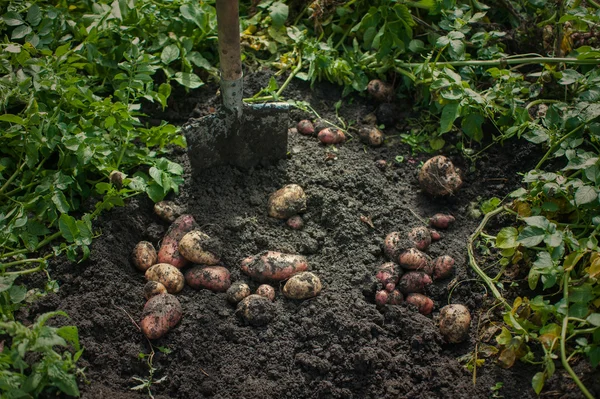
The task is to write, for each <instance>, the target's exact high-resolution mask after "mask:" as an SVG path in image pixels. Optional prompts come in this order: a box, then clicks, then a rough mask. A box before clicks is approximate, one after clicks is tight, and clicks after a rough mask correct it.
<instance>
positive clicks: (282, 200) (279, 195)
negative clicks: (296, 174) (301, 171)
mask: <svg viewBox="0 0 600 399" xmlns="http://www.w3.org/2000/svg"><path fill="white" fill-rule="evenodd" d="M268 210H269V216H271V217H274V218H277V219H288V218H290V217H292V216H294V215H297V214H298V213H302V212H304V211H306V194H304V190H303V189H302V187H300V186H299V185H297V184H288V185H287V186H285V187H283V188H281V189H279V190H277V191H275V192H274V193H273V194H271V196H270V197H269V202H268Z"/></svg>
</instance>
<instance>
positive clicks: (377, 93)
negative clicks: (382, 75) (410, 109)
mask: <svg viewBox="0 0 600 399" xmlns="http://www.w3.org/2000/svg"><path fill="white" fill-rule="evenodd" d="M367 92H368V93H369V95H370V96H371V97H373V99H374V100H375V101H377V102H380V103H385V102H389V101H391V100H392V98H393V96H394V88H393V87H392V85H390V84H389V83H385V82H383V81H381V80H379V79H373V80H371V81H370V82H369V84H368V85H367Z"/></svg>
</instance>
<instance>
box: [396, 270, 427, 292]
mask: <svg viewBox="0 0 600 399" xmlns="http://www.w3.org/2000/svg"><path fill="white" fill-rule="evenodd" d="M432 282H433V281H432V280H431V277H429V275H428V274H426V273H424V272H407V273H406V274H405V275H404V276H402V277H400V280H399V281H398V285H397V287H398V290H399V291H400V292H401V293H403V294H410V293H412V292H423V290H424V289H425V287H426V286H428V285H429V284H431V283H432Z"/></svg>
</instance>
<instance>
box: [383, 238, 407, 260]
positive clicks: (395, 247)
mask: <svg viewBox="0 0 600 399" xmlns="http://www.w3.org/2000/svg"><path fill="white" fill-rule="evenodd" d="M411 246H412V245H411V243H410V242H409V241H408V240H407V239H406V238H404V236H403V235H402V234H401V233H399V232H397V231H393V232H391V233H390V234H388V235H387V236H386V237H385V240H384V242H383V251H384V252H385V254H386V255H387V256H388V258H390V259H391V260H393V261H398V256H399V255H400V253H402V251H404V250H405V249H407V248H410V247H411Z"/></svg>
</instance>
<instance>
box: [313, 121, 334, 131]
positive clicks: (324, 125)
mask: <svg viewBox="0 0 600 399" xmlns="http://www.w3.org/2000/svg"><path fill="white" fill-rule="evenodd" d="M314 126H315V133H319V132H320V131H321V130H324V129H327V128H328V127H331V124H330V123H329V122H327V121H326V120H325V119H317V120H316V121H315V123H314Z"/></svg>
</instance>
